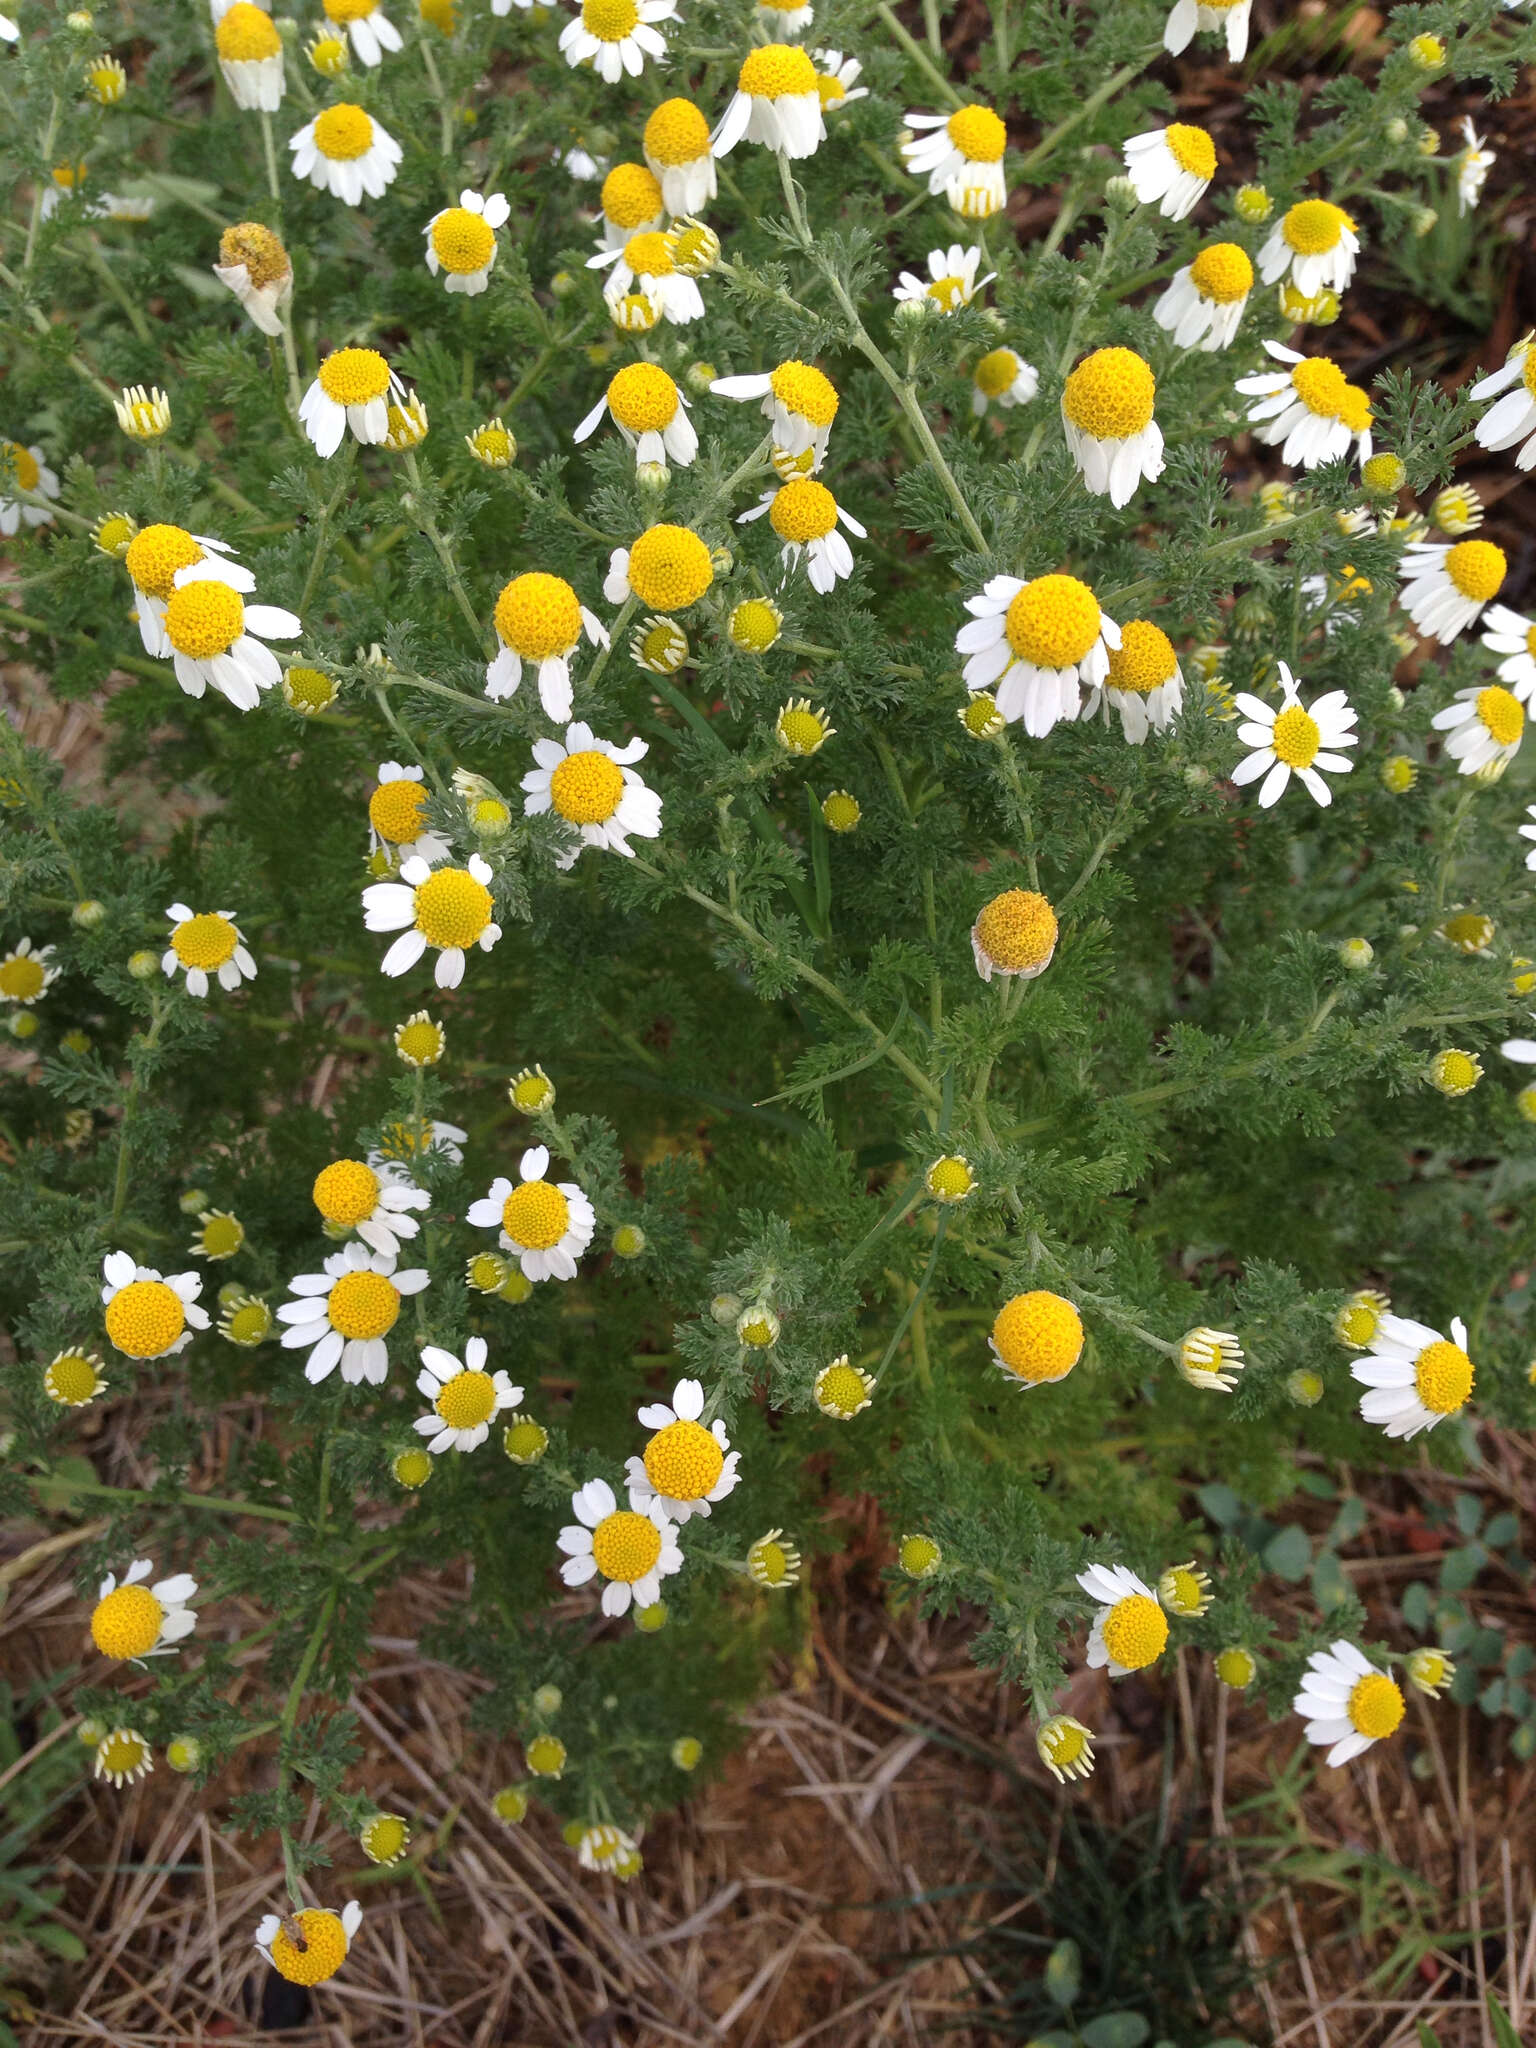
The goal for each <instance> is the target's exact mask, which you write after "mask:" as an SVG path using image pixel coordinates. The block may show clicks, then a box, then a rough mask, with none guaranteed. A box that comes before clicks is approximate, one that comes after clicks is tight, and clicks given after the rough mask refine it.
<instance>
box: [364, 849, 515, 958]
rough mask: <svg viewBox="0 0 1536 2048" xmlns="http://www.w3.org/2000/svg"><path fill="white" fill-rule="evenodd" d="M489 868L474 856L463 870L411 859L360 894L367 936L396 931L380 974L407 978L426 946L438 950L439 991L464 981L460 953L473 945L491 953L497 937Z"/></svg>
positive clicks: (484, 862) (477, 855)
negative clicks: (391, 876) (390, 876)
mask: <svg viewBox="0 0 1536 2048" xmlns="http://www.w3.org/2000/svg"><path fill="white" fill-rule="evenodd" d="M490 880H491V869H490V866H489V864H488V863H487V862H486V861H485V860H484V859H483V858H482V857H481V856H480V855H479V854H478V853H472V854H471V855H470V856H469V859H468V861H467V862H466V863H465V865H464V866H463V867H461V868H458V867H440V868H433V867H429V866H428V865H427V863H426V862H425V861H424V860H419V859H417V858H415V857H412V858H411V859H410V860H407V861H403V862H402V863H401V866H400V871H399V875H398V878H397V879H395V880H392V881H388V882H375V883H374V884H373V885H372V887H371V888H368V889H365V890H364V891H363V922H364V924H365V925H366V927H367V929H368V930H369V931H371V932H399V933H400V937H399V938H398V939H396V940H395V942H394V944H393V945H392V946H391V947H390V949H389V951H388V952H387V953H386V954H385V955H384V958H383V960H382V961H381V962H380V971H381V972H382V973H384V974H405V973H408V972H409V970H410V969H411V968H412V967H414V966H415V965H416V962H417V961H418V960H419V959H420V958H421V956H422V954H423V953H425V952H426V950H427V948H428V947H429V946H431V947H433V948H435V949H436V952H437V967H436V970H435V973H436V981H437V985H438V987H439V988H457V987H458V985H459V983H460V982H461V981H462V980H463V979H464V955H465V953H466V952H468V950H469V949H470V947H471V946H478V947H479V948H480V951H481V952H482V953H489V951H490V950H491V948H492V946H494V945H495V943H496V941H497V940H498V939H499V938H500V937H501V926H500V925H499V924H497V923H496V921H495V919H494V917H493V915H492V913H493V911H494V908H495V905H494V904H493V902H492V900H491V892H490V888H489V886H488V884H489V883H490Z"/></svg>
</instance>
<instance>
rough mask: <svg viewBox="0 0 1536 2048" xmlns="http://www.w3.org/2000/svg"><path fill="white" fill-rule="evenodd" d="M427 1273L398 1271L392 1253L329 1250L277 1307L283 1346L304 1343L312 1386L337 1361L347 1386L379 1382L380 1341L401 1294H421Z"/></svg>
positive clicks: (385, 1366) (385, 1351)
mask: <svg viewBox="0 0 1536 2048" xmlns="http://www.w3.org/2000/svg"><path fill="white" fill-rule="evenodd" d="M429 1278H430V1275H429V1274H428V1273H426V1272H425V1271H424V1270H423V1269H421V1268H419V1267H413V1268H410V1269H408V1270H407V1271H405V1272H403V1273H399V1272H396V1270H395V1260H394V1256H393V1254H391V1253H388V1252H375V1251H370V1250H369V1249H368V1247H367V1246H366V1245H363V1244H349V1245H346V1246H344V1247H343V1248H342V1250H340V1251H339V1252H333V1253H332V1254H331V1256H330V1257H329V1258H328V1259H327V1260H326V1261H325V1266H324V1270H323V1271H322V1272H319V1273H300V1274H298V1275H296V1276H295V1278H294V1281H293V1283H292V1284H293V1299H292V1300H290V1301H285V1302H283V1303H282V1305H281V1306H280V1307H279V1309H278V1311H277V1319H278V1321H279V1322H280V1323H284V1324H286V1325H287V1328H286V1329H285V1330H284V1331H283V1336H282V1344H283V1349H284V1350H285V1351H301V1350H303V1349H305V1348H306V1347H307V1348H308V1350H309V1357H308V1358H307V1359H306V1360H305V1363H304V1377H305V1379H307V1380H308V1381H309V1382H310V1383H311V1384H312V1385H315V1384H318V1382H319V1381H321V1380H323V1379H324V1378H326V1376H327V1375H328V1374H329V1373H331V1372H334V1371H335V1369H336V1367H337V1366H338V1365H339V1366H340V1367H341V1376H342V1378H343V1379H344V1380H345V1381H346V1382H347V1384H348V1386H354V1387H355V1386H357V1385H358V1384H359V1383H360V1382H362V1381H363V1380H367V1381H368V1382H369V1383H370V1385H372V1386H376V1387H377V1386H382V1385H383V1383H384V1379H385V1376H386V1375H387V1373H388V1371H389V1347H388V1345H387V1344H386V1343H385V1341H384V1340H385V1338H386V1337H387V1336H388V1335H389V1333H390V1331H391V1330H392V1329H393V1328H394V1327H395V1324H396V1323H397V1322H398V1320H399V1317H400V1308H401V1304H402V1302H403V1301H404V1299H405V1297H406V1296H407V1295H410V1294H420V1292H421V1290H422V1289H423V1288H424V1287H425V1286H426V1284H427V1281H428V1279H429Z"/></svg>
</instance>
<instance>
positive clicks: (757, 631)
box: [725, 597, 784, 654]
mask: <svg viewBox="0 0 1536 2048" xmlns="http://www.w3.org/2000/svg"><path fill="white" fill-rule="evenodd" d="M725 630H726V634H727V636H728V638H729V639H730V642H731V645H732V646H733V647H739V648H741V650H742V651H743V653H745V654H766V653H767V652H768V649H769V648H770V647H772V646H773V644H774V642H775V641H776V640H777V639H778V637H779V635H780V633H781V632H782V631H783V630H784V614H783V613H782V612H781V611H780V610H779V608H778V606H777V605H776V604H774V603H773V602H772V601H771V600H770V599H768V598H766V597H744V598H743V599H742V601H741V603H740V604H739V605H737V606H736V607H735V608H734V610H733V611H732V612H731V615H730V618H729V619H728V620H727V621H726V629H725Z"/></svg>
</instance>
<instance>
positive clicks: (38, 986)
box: [0, 938, 63, 1009]
mask: <svg viewBox="0 0 1536 2048" xmlns="http://www.w3.org/2000/svg"><path fill="white" fill-rule="evenodd" d="M57 950H58V949H57V948H56V947H54V946H34V945H33V943H32V941H31V939H30V938H22V939H18V940H17V942H16V944H15V945H14V946H13V947H12V948H11V950H10V952H9V953H7V954H6V956H5V958H4V959H3V960H0V1003H19V1004H20V1005H21V1007H22V1008H23V1009H30V1008H31V1007H32V1005H33V1004H34V1003H35V1002H36V1001H37V1000H38V998H39V997H40V996H43V995H46V994H47V992H48V990H49V989H51V988H52V987H53V984H54V983H55V982H56V981H57V980H58V978H59V975H60V974H61V973H62V971H63V970H62V969H61V968H58V967H55V965H54V964H53V956H54V954H55V952H56V951H57Z"/></svg>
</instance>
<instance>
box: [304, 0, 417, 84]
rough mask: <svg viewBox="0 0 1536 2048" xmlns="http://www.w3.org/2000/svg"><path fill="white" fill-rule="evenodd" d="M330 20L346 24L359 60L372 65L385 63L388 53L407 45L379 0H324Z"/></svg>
mask: <svg viewBox="0 0 1536 2048" xmlns="http://www.w3.org/2000/svg"><path fill="white" fill-rule="evenodd" d="M320 4H321V5H322V7H324V9H325V16H326V20H327V21H330V22H333V23H334V24H335V26H336V27H337V28H344V29H345V30H346V32H347V36H348V39H349V40H350V42H351V44H352V53H353V55H354V56H355V57H356V58H357V61H358V63H359V64H363V65H367V66H368V67H369V68H370V69H371V68H372V67H373V66H374V65H375V64H382V63H383V61H384V53H385V51H386V50H388V51H391V52H393V51H396V50H403V49H404V47H405V43H404V39H403V38H402V36H401V34H400V31H399V29H397V28H396V27H395V25H394V23H393V22H392V21H391V20H390V19H389V17H388V16H387V15H386V14H385V12H384V10H383V8H382V7H381V6H380V5H379V0H320Z"/></svg>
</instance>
